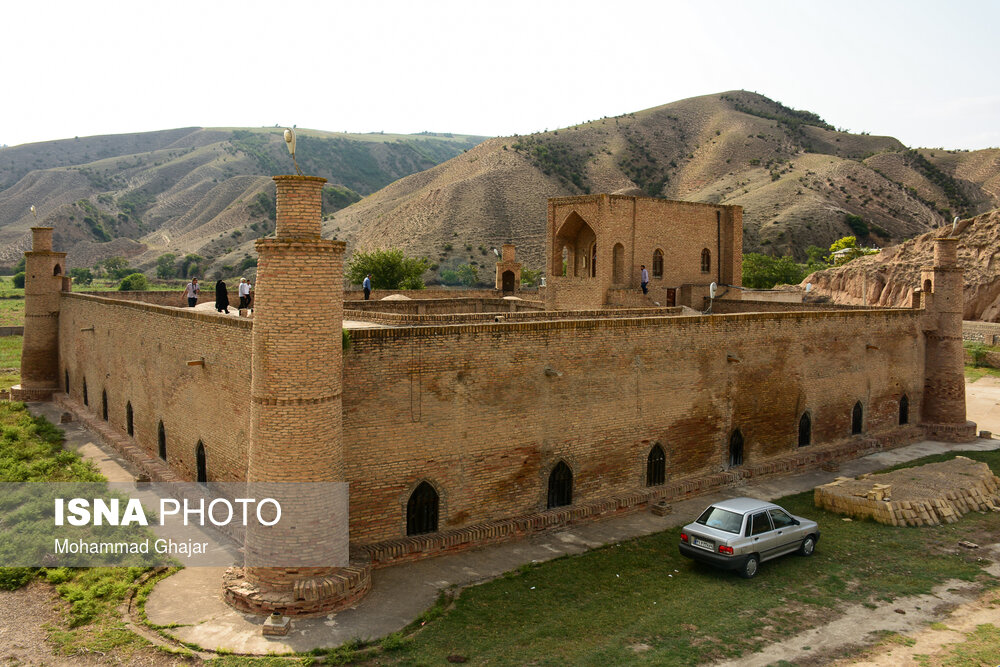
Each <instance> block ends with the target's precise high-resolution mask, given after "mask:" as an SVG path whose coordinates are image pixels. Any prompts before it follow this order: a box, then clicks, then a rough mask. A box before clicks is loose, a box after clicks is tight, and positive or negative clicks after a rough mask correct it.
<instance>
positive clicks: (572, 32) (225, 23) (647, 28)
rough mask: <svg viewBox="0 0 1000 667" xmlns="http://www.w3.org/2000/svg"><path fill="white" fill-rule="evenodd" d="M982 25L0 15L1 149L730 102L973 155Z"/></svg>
mask: <svg viewBox="0 0 1000 667" xmlns="http://www.w3.org/2000/svg"><path fill="white" fill-rule="evenodd" d="M998 26H1000V1H998V0H979V1H974V0H966V1H963V0H950V1H949V2H942V1H941V0H930V1H924V0H918V1H914V0H908V1H905V2H903V1H893V2H880V1H879V0H836V1H835V2H829V1H824V2H819V1H808V2H807V1H798V2H796V1H791V0H778V1H767V2H764V1H746V2H734V1H730V0H702V1H701V2H674V1H669V0H662V1H649V2H640V1H632V0H617V1H616V0H604V1H601V2H595V1H592V0H576V1H572V2H564V1H562V0H531V1H523V0H501V1H493V2H480V1H478V0H464V1H456V2H452V1H438V0H423V1H419V0H409V1H396V0H392V1H383V2H380V1H378V0H368V1H364V2H334V1H326V2H320V1H312V0H294V1H293V2H280V1H279V2H259V1H256V0H240V1H236V2H231V1H229V0H199V1H197V2H191V1H189V0H170V1H169V2H166V1H161V2H150V1H148V0H129V1H125V2H109V1H107V0H86V1H82V0H72V1H53V0H48V1H47V0H32V1H30V2H13V0H3V1H2V2H0V62H2V63H3V75H2V78H0V145H2V144H7V145H11V146H13V145H17V144H22V143H28V142H33V141H44V140H50V139H62V138H71V137H74V136H88V135H95V134H115V133H122V132H140V131H147V130H162V129H169V128H175V127H186V126H195V125H197V126H203V127H209V126H248V127H258V126H273V125H274V124H275V123H279V124H281V125H292V124H296V125H298V127H308V128H315V129H321V130H330V131H345V130H346V131H349V132H378V131H385V132H394V133H411V132H420V131H423V130H430V131H436V132H454V133H464V134H481V135H511V134H514V133H518V134H528V133H531V132H537V131H541V130H545V129H556V128H559V127H565V126H568V125H574V124H577V123H582V122H585V121H588V120H594V119H597V118H601V117H602V116H615V115H618V114H622V113H626V112H631V111H639V110H642V109H646V108H649V107H654V106H659V105H661V104H666V103H668V102H673V101H676V100H679V99H683V98H686V97H693V96H697V95H706V94H711V93H719V92H723V91H726V90H732V89H739V88H742V89H746V90H751V91H756V92H758V93H761V94H764V95H766V96H768V97H770V98H771V99H774V100H778V101H780V102H782V103H784V104H786V105H788V106H791V107H794V108H797V109H807V110H809V111H813V112H815V113H818V114H819V115H820V116H822V117H823V118H824V119H825V120H826V121H827V122H829V123H831V124H832V125H834V126H836V127H838V128H843V129H847V130H850V131H852V132H860V131H867V132H870V133H872V134H888V135H892V136H895V137H896V138H898V139H899V140H901V141H902V142H903V143H904V144H906V145H908V146H911V147H944V148H967V149H977V148H986V147H991V146H1000V70H998V63H1000V38H998V36H997V29H998Z"/></svg>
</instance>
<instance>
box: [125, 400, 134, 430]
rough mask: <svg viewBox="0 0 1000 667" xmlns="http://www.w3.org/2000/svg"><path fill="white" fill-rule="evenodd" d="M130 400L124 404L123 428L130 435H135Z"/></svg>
mask: <svg viewBox="0 0 1000 667" xmlns="http://www.w3.org/2000/svg"><path fill="white" fill-rule="evenodd" d="M133 416H134V415H133V414H132V401H129V402H128V403H127V404H125V430H127V431H128V434H129V435H130V436H134V435H135V423H134V422H133V421H132V418H133Z"/></svg>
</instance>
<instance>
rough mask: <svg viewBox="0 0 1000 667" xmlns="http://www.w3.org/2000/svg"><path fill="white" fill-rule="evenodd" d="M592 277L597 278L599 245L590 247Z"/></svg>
mask: <svg viewBox="0 0 1000 667" xmlns="http://www.w3.org/2000/svg"><path fill="white" fill-rule="evenodd" d="M590 277H591V278H596V277H597V244H596V243H595V244H594V245H592V246H590Z"/></svg>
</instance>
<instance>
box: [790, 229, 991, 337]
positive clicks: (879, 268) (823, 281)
mask: <svg viewBox="0 0 1000 667" xmlns="http://www.w3.org/2000/svg"><path fill="white" fill-rule="evenodd" d="M944 233H946V234H948V235H950V234H951V233H952V226H951V225H946V226H945V227H943V228H940V229H935V230H933V231H930V232H927V233H925V234H921V235H920V236H918V237H917V238H915V239H911V240H909V241H906V242H905V243H902V244H900V245H897V246H892V247H889V248H886V249H884V250H883V251H882V252H880V253H879V254H877V255H869V256H867V257H859V258H858V259H855V260H853V261H851V262H850V263H848V264H845V265H844V266H841V267H838V268H835V269H827V270H825V271H817V272H816V273H814V274H812V275H811V276H809V277H807V278H806V279H805V280H804V281H802V285H801V287H803V288H804V287H805V285H806V283H812V290H811V293H812V294H814V295H820V296H829V297H830V298H831V299H832V300H833V301H834V302H835V303H846V304H867V305H878V306H894V307H906V306H908V305H909V304H910V295H911V293H912V291H913V288H915V287H917V286H918V285H919V284H920V270H921V269H922V268H923V267H928V266H932V265H933V263H934V261H933V260H934V237H935V236H940V235H942V234H944ZM955 235H956V236H958V238H959V243H958V259H959V262H960V263H961V265H962V266H963V268H964V269H965V292H964V301H965V312H964V314H963V317H964V318H965V319H967V320H984V321H986V322H1000V210H995V211H991V212H989V213H984V214H982V215H978V216H976V217H974V218H970V219H965V220H960V221H959V222H958V225H957V226H956V227H955Z"/></svg>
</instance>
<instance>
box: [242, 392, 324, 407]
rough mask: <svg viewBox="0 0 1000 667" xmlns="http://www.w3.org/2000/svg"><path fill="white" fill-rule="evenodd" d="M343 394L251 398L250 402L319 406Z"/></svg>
mask: <svg viewBox="0 0 1000 667" xmlns="http://www.w3.org/2000/svg"><path fill="white" fill-rule="evenodd" d="M341 394H343V392H341V391H338V392H334V393H332V394H328V395H326V396H318V397H316V398H268V397H266V396H251V397H250V400H252V401H253V402H254V403H256V404H258V405H319V404H320V403H330V402H331V401H335V400H337V399H338V398H340V396H341Z"/></svg>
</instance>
